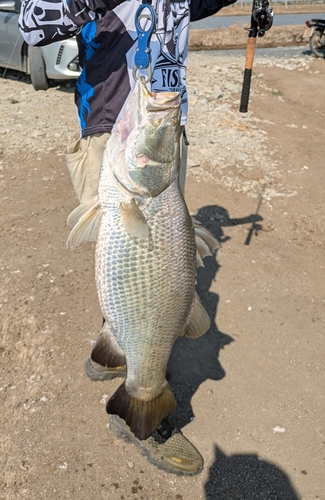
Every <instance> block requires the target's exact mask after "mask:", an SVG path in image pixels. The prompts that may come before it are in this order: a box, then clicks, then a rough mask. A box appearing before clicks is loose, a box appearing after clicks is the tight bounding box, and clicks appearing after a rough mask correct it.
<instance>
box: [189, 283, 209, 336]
mask: <svg viewBox="0 0 325 500" xmlns="http://www.w3.org/2000/svg"><path fill="white" fill-rule="evenodd" d="M210 324H211V321H210V318H209V315H208V313H207V312H206V310H205V309H204V307H203V305H202V303H201V300H200V298H199V296H198V294H197V293H196V294H195V297H194V309H193V313H192V317H191V321H190V324H189V325H188V327H187V329H186V331H185V333H184V337H190V338H192V339H196V338H198V337H201V335H203V334H204V333H206V332H207V331H208V330H209V328H210Z"/></svg>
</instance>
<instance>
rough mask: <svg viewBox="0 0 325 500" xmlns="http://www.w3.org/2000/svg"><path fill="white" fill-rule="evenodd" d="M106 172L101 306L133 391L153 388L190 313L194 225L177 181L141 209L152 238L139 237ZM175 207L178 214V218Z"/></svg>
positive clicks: (158, 383) (99, 253) (98, 273)
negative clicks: (128, 227)
mask: <svg viewBox="0 0 325 500" xmlns="http://www.w3.org/2000/svg"><path fill="white" fill-rule="evenodd" d="M105 177H106V179H105V178H102V179H101V184H100V191H99V199H100V204H101V211H102V216H101V223H100V229H99V238H98V243H97V246H96V283H97V289H98V292H99V301H100V306H101V310H102V312H103V315H104V317H105V318H106V320H107V322H108V324H109V326H110V331H111V333H112V335H114V337H115V339H116V341H117V343H118V345H119V346H120V347H121V349H122V350H123V351H124V352H125V354H126V357H127V379H126V385H127V387H128V388H134V391H135V392H134V393H135V394H136V393H137V392H136V388H137V387H151V388H152V390H153V392H155V391H154V390H155V389H156V387H157V386H161V383H162V381H164V380H165V368H166V365H167V362H168V358H169V354H170V351H171V348H172V346H173V344H174V342H175V340H176V338H177V337H179V336H180V335H182V334H183V333H184V329H185V328H186V326H187V324H188V323H189V320H190V315H191V312H192V305H193V296H194V290H195V277H196V264H195V254H196V247H195V238H194V230H193V227H192V222H191V219H190V216H189V214H188V211H187V208H186V205H185V202H184V200H183V198H182V196H181V193H180V191H179V188H178V184H177V182H176V181H175V182H174V183H173V184H172V185H171V186H170V187H169V188H167V189H166V190H165V191H164V192H163V193H162V194H160V195H159V196H158V197H156V198H152V199H151V200H150V201H149V202H148V203H147V205H146V207H145V208H144V209H143V214H144V216H145V218H146V220H147V221H148V224H149V227H150V239H149V240H148V241H141V242H139V241H138V239H137V238H134V237H132V236H129V235H128V234H127V233H126V231H125V229H124V227H123V224H122V222H121V216H120V210H119V203H120V202H121V201H124V199H125V196H123V194H121V192H120V190H119V189H118V187H117V186H114V177H113V175H112V174H111V172H110V170H109V169H108V168H107V169H106V170H105ZM115 184H116V182H115ZM171 213H174V214H177V216H176V217H175V218H174V219H173V220H171ZM107 235H109V236H107ZM108 242H112V243H111V244H108ZM130 337H132V339H130ZM144 346H146V349H144ZM148 359H149V360H150V363H149V367H148ZM144 368H146V369H144ZM157 374H159V376H157Z"/></svg>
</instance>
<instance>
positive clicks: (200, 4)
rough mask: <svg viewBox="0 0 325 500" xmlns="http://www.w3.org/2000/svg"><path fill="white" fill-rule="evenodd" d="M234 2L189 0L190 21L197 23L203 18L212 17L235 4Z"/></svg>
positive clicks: (227, 0) (233, 0)
mask: <svg viewBox="0 0 325 500" xmlns="http://www.w3.org/2000/svg"><path fill="white" fill-rule="evenodd" d="M235 2H236V0H191V3H190V16H191V17H190V20H191V22H193V21H199V20H200V19H204V18H205V17H209V16H213V15H214V14H216V13H217V12H219V10H221V9H222V8H223V7H227V5H231V4H232V3H235Z"/></svg>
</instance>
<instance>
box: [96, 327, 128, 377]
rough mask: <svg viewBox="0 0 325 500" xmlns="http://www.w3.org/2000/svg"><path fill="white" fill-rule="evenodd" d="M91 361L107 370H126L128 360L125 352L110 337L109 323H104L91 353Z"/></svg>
mask: <svg viewBox="0 0 325 500" xmlns="http://www.w3.org/2000/svg"><path fill="white" fill-rule="evenodd" d="M91 359H92V360H93V361H95V363H98V364H99V365H101V366H104V367H105V368H116V369H121V370H122V369H123V370H125V365H126V360H125V355H124V352H123V351H122V349H121V348H120V347H119V346H118V345H117V344H116V343H115V342H114V341H113V340H112V338H111V337H110V335H109V326H108V323H107V322H105V323H104V325H103V328H102V330H101V332H100V335H99V337H98V339H97V342H96V344H95V346H94V348H93V350H92V352H91Z"/></svg>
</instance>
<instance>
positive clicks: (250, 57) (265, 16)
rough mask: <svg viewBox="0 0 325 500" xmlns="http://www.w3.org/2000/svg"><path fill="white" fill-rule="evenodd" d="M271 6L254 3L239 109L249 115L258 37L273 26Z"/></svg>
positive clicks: (260, 0) (256, 0)
mask: <svg viewBox="0 0 325 500" xmlns="http://www.w3.org/2000/svg"><path fill="white" fill-rule="evenodd" d="M269 5H270V4H269V2H268V0H253V2H252V15H251V27H250V28H248V38H247V47H246V62H245V71H244V81H243V88H242V94H241V100H240V108H239V111H240V113H247V110H248V101H249V91H250V87H251V79H252V69H253V61H254V54H255V47H256V37H259V38H262V37H263V36H264V35H265V32H266V31H267V30H269V29H270V28H271V26H272V24H273V9H270V8H269Z"/></svg>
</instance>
